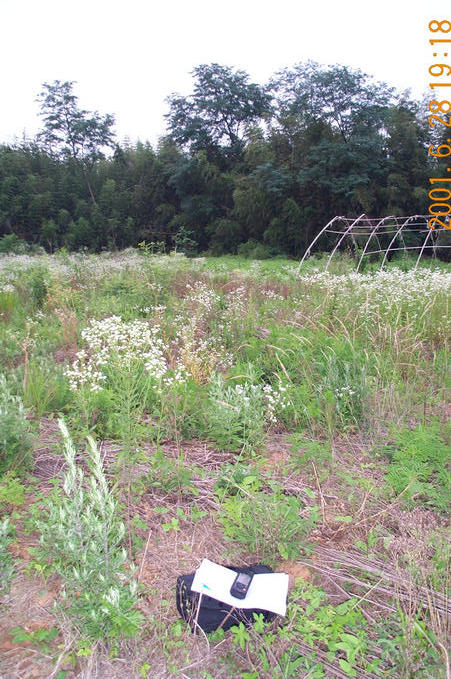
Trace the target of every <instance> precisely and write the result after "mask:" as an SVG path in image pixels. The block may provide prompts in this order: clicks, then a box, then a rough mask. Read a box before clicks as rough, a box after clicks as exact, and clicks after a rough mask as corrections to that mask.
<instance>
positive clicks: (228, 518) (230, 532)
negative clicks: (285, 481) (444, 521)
mask: <svg viewBox="0 0 451 679" xmlns="http://www.w3.org/2000/svg"><path fill="white" fill-rule="evenodd" d="M218 520H219V522H220V523H221V525H222V527H223V530H224V533H225V535H226V537H227V538H228V539H229V540H231V541H233V542H235V543H238V544H240V545H242V546H243V547H244V548H245V549H246V550H247V551H248V552H249V553H252V554H255V555H256V556H257V557H258V558H261V559H263V560H264V561H266V562H267V563H270V564H271V563H275V562H277V560H278V559H280V558H281V557H282V558H284V559H296V558H297V557H299V556H300V555H301V554H306V553H309V551H310V549H311V548H310V544H309V542H308V536H309V533H310V531H311V530H312V529H313V527H314V526H315V524H316V522H317V521H318V508H317V507H304V506H303V505H302V502H301V501H300V500H299V498H297V497H294V496H293V495H288V496H287V495H284V494H283V493H282V491H281V490H276V492H273V493H271V494H267V493H264V492H257V493H250V492H248V491H246V490H243V491H242V492H240V493H237V494H236V495H232V496H229V497H226V498H225V499H224V500H223V502H222V506H221V510H220V512H219V516H218Z"/></svg>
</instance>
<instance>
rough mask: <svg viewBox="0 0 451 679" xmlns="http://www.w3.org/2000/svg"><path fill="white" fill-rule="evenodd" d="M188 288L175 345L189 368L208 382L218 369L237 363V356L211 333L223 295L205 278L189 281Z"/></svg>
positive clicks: (181, 360) (187, 369) (178, 317)
mask: <svg viewBox="0 0 451 679" xmlns="http://www.w3.org/2000/svg"><path fill="white" fill-rule="evenodd" d="M186 288H187V291H188V294H187V296H186V297H185V299H184V309H182V310H181V311H180V312H179V314H178V315H177V317H176V324H177V326H178V331H177V334H176V340H175V344H176V345H177V346H178V353H179V360H180V362H181V364H182V365H183V366H184V368H185V370H186V371H187V372H189V374H190V375H192V376H193V377H194V378H195V379H198V380H199V381H204V380H208V379H209V377H210V376H211V374H212V373H213V371H214V370H215V369H219V370H227V368H229V367H230V366H231V365H232V363H233V355H232V354H230V353H228V352H227V351H226V349H225V347H224V345H223V343H222V342H221V341H220V340H219V339H218V338H217V337H215V336H213V335H211V334H210V332H209V330H210V329H209V321H210V317H211V315H212V314H213V312H214V311H215V310H216V308H217V307H218V305H219V302H220V300H221V297H220V295H219V294H218V293H217V292H216V291H215V290H213V289H212V288H209V287H208V285H207V284H206V283H204V282H203V281H197V282H196V283H195V284H194V285H190V284H188V285H187V286H186Z"/></svg>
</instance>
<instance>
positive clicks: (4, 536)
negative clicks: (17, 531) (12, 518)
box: [0, 519, 14, 594]
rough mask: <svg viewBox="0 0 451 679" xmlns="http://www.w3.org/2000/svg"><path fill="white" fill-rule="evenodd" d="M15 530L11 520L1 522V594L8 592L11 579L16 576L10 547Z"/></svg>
mask: <svg viewBox="0 0 451 679" xmlns="http://www.w3.org/2000/svg"><path fill="white" fill-rule="evenodd" d="M12 535H13V529H12V527H11V525H10V523H9V519H4V520H3V521H0V593H1V594H5V593H7V592H8V589H9V584H10V582H11V578H12V577H13V575H14V563H13V558H12V555H11V552H10V551H9V549H8V546H9V545H10V543H11V542H12Z"/></svg>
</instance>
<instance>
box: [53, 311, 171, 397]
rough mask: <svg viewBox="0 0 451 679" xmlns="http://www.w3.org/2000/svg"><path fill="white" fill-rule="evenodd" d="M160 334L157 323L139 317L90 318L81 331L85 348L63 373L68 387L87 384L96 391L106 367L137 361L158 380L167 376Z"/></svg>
mask: <svg viewBox="0 0 451 679" xmlns="http://www.w3.org/2000/svg"><path fill="white" fill-rule="evenodd" d="M159 333H160V328H159V326H153V327H151V326H150V325H149V323H147V322H146V321H141V320H135V321H130V322H126V321H123V320H122V319H121V318H119V317H118V316H109V317H108V318H104V319H102V320H93V321H91V323H90V324H89V325H88V327H87V328H85V329H84V330H83V331H82V333H81V336H82V339H83V340H84V341H85V342H86V344H87V350H85V349H82V350H80V351H79V352H78V353H77V356H76V359H75V361H74V362H73V364H72V366H71V368H69V369H68V370H66V372H65V375H66V377H68V378H69V382H70V387H71V389H73V390H77V389H80V388H82V387H88V388H89V389H90V390H91V391H99V390H101V389H102V386H103V383H104V382H105V381H106V379H107V376H106V374H105V370H106V368H108V366H110V365H114V366H115V367H118V368H124V369H130V367H131V365H132V363H135V362H137V361H139V362H142V363H143V364H144V367H145V369H146V371H147V372H148V373H149V374H150V375H151V376H152V377H153V378H154V379H155V380H157V381H160V380H161V379H162V378H163V377H164V376H166V373H167V372H168V367H167V364H166V359H165V356H164V343H163V340H162V339H161V337H159ZM183 378H184V376H183V370H181V369H177V370H176V371H175V379H179V380H181V379H183Z"/></svg>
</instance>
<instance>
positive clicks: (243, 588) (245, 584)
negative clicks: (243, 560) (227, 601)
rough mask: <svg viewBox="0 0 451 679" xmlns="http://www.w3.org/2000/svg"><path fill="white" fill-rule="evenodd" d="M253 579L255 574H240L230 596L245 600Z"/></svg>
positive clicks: (234, 582)
mask: <svg viewBox="0 0 451 679" xmlns="http://www.w3.org/2000/svg"><path fill="white" fill-rule="evenodd" d="M253 577H254V574H253V573H238V574H237V576H236V578H235V580H234V581H233V585H232V586H231V588H230V594H231V595H232V596H234V597H236V598H237V599H244V598H245V597H246V594H247V592H248V589H249V586H250V584H251V582H252V578H253Z"/></svg>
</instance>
